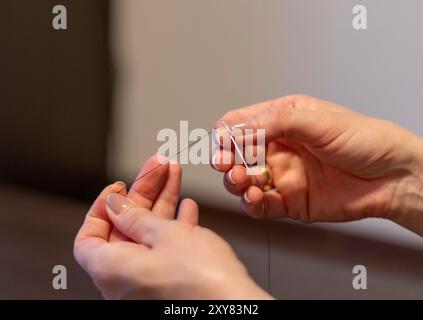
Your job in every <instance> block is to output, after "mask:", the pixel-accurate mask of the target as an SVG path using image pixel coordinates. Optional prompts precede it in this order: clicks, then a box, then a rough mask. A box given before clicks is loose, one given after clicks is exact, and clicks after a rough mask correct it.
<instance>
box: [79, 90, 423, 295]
mask: <svg viewBox="0 0 423 320" xmlns="http://www.w3.org/2000/svg"><path fill="white" fill-rule="evenodd" d="M222 121H225V123H227V124H228V125H230V126H233V125H236V124H240V123H242V124H243V125H244V127H249V128H265V129H266V143H267V147H266V161H267V164H268V166H269V169H270V173H271V175H272V179H273V187H274V190H271V191H266V192H264V191H263V189H262V187H263V184H264V178H263V176H256V177H251V176H248V175H247V174H246V172H245V169H244V168H243V167H242V166H240V165H234V164H233V163H228V164H219V163H218V162H219V161H216V159H218V160H219V159H222V158H223V153H232V154H229V157H228V158H229V159H234V158H235V157H234V154H233V152H234V151H233V150H223V151H217V153H216V154H215V155H214V156H213V157H212V159H213V160H214V161H213V164H212V166H213V167H214V168H215V169H217V170H219V171H223V172H225V177H224V185H225V187H226V188H227V190H228V191H229V192H231V193H233V194H235V195H238V196H240V197H241V206H242V207H243V209H244V210H245V212H246V213H248V214H249V215H251V216H252V217H255V218H264V217H275V218H283V217H289V218H294V219H299V220H302V221H304V222H314V221H333V222H336V221H352V220H358V219H363V218H366V217H379V218H385V219H390V220H392V221H395V222H397V223H399V224H400V225H402V226H404V227H406V228H408V229H410V230H412V231H414V232H416V233H417V234H419V235H421V236H423V199H422V196H423V169H422V168H423V142H422V140H421V138H419V137H418V136H416V135H414V134H412V133H411V132H409V131H407V130H405V129H404V128H401V127H399V126H397V125H395V124H393V123H390V122H387V121H384V120H380V119H374V118H370V117H367V116H364V115H361V114H358V113H356V112H353V111H351V110H348V109H346V108H344V107H342V106H339V105H336V104H333V103H331V102H327V101H323V100H318V99H315V98H312V97H307V96H288V97H283V98H280V99H276V100H272V101H268V102H264V103H261V104H258V105H254V106H250V107H246V108H241V109H237V110H233V111H231V112H229V113H227V114H226V115H224V116H223V117H222V118H221V119H219V120H218V121H217V122H216V126H215V127H216V128H220V127H221V124H222ZM225 132H226V131H225V130H220V133H221V135H220V136H223V135H224V134H225ZM226 133H227V132H226ZM240 138H241V139H242V137H240ZM258 150H260V149H258ZM158 161H159V159H157V158H156V157H153V158H151V159H150V160H149V161H148V162H147V163H146V165H145V167H144V168H143V169H142V171H141V172H140V175H141V174H143V173H145V172H147V171H149V170H150V169H151V168H153V167H155V166H156V165H157V164H158ZM180 181H181V168H180V166H179V165H177V164H166V165H163V166H161V167H160V168H158V169H157V170H155V171H153V172H152V173H151V174H149V175H147V176H145V177H144V178H143V179H141V180H138V181H136V182H135V183H134V184H133V185H132V187H131V189H130V190H129V191H128V192H127V191H126V188H125V186H124V185H122V183H115V184H112V185H110V186H108V187H106V188H105V189H104V190H103V191H102V192H101V193H100V195H99V196H98V198H97V199H96V200H95V202H94V203H93V205H92V207H91V209H90V210H89V212H88V213H87V216H86V218H85V221H84V223H83V225H82V227H81V229H80V231H79V233H78V235H77V237H76V239H75V244H74V255H75V258H76V260H77V261H78V262H79V263H80V264H81V266H82V267H83V268H84V269H85V270H86V271H87V272H88V274H89V275H90V276H91V278H92V279H93V281H94V283H95V284H96V285H97V287H98V288H99V290H100V291H101V292H102V293H103V295H104V296H105V297H106V298H110V299H268V298H271V297H270V296H269V295H268V294H267V293H266V292H264V291H263V290H262V289H261V288H260V287H259V286H258V285H257V284H255V283H254V281H253V280H252V279H251V278H250V277H249V275H248V273H247V271H246V269H245V267H244V266H243V265H242V263H241V262H240V261H239V260H238V258H237V257H236V255H235V254H234V252H233V251H232V249H231V248H230V246H229V245H228V244H227V243H226V242H225V241H224V240H223V239H222V238H221V237H219V236H218V235H217V234H215V233H214V232H212V231H210V230H208V229H206V228H203V227H201V226H199V225H198V206H197V204H196V203H195V202H194V201H193V200H190V199H185V200H183V201H182V202H181V205H180V207H179V210H178V212H177V210H176V207H177V203H178V197H179V189H180ZM176 212H177V213H176Z"/></svg>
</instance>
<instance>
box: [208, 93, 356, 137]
mask: <svg viewBox="0 0 423 320" xmlns="http://www.w3.org/2000/svg"><path fill="white" fill-rule="evenodd" d="M348 114H354V113H353V112H350V111H349V110H348V109H345V108H343V107H340V106H337V105H335V104H332V103H329V102H327V101H323V100H318V99H315V98H312V97H307V96H287V97H283V98H280V99H276V100H272V101H268V102H264V103H261V104H257V105H254V106H251V107H246V108H241V109H237V110H233V111H230V112H228V113H227V114H225V115H224V116H223V117H222V118H221V119H219V120H218V121H217V122H216V124H215V125H216V127H219V126H221V123H222V121H225V123H228V124H229V126H230V127H231V128H232V127H237V126H238V127H240V128H253V129H259V128H261V129H265V140H266V143H269V142H271V141H274V140H275V139H278V138H282V137H284V138H289V139H296V140H300V141H303V142H306V143H311V144H314V143H325V141H326V140H329V139H331V138H333V137H334V136H338V135H339V134H341V133H342V132H343V131H345V128H346V126H347V125H348V122H349V120H348V119H349V117H348ZM345 115H347V116H345Z"/></svg>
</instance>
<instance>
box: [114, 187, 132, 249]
mask: <svg viewBox="0 0 423 320" xmlns="http://www.w3.org/2000/svg"><path fill="white" fill-rule="evenodd" d="M118 193H119V194H121V195H122V196H125V197H126V196H127V195H128V192H127V191H126V186H125V187H122V190H121V191H120V192H118ZM118 241H130V239H129V238H128V237H126V236H124V235H123V234H122V233H121V232H120V231H119V230H118V229H116V227H115V226H113V227H112V231H111V232H110V236H109V242H118Z"/></svg>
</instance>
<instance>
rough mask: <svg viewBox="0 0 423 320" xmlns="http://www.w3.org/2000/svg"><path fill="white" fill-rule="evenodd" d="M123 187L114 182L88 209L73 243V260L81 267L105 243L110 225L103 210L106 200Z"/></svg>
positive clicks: (123, 185)
mask: <svg viewBox="0 0 423 320" xmlns="http://www.w3.org/2000/svg"><path fill="white" fill-rule="evenodd" d="M124 187H125V184H124V183H123V182H116V183H114V184H112V185H109V186H107V187H106V188H105V189H103V191H102V192H101V193H100V195H99V196H98V197H97V199H96V200H95V201H94V203H93V205H92V206H91V208H90V209H89V211H88V213H87V215H86V217H85V220H84V222H83V224H82V226H81V228H80V230H79V232H78V234H77V235H76V238H75V242H74V255H75V259H76V260H77V261H78V262H79V263H80V264H81V265H84V264H85V263H86V259H87V256H89V255H90V254H91V253H92V252H93V251H94V250H95V249H96V248H98V247H100V246H101V245H102V244H104V243H107V241H108V239H109V235H110V232H111V230H112V224H111V223H110V220H109V218H108V216H107V213H106V209H105V203H106V198H107V196H108V195H109V194H111V193H114V192H118V191H120V190H122V188H124Z"/></svg>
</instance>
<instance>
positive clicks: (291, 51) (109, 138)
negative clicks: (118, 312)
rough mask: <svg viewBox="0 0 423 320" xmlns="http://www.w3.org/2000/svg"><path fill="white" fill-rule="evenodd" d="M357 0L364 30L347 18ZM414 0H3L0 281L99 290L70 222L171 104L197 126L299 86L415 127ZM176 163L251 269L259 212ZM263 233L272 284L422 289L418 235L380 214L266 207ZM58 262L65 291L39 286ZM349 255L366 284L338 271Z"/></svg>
mask: <svg viewBox="0 0 423 320" xmlns="http://www.w3.org/2000/svg"><path fill="white" fill-rule="evenodd" d="M56 4H61V5H65V6H66V8H67V12H68V29H67V30H62V31H56V30H54V29H53V28H52V26H51V22H52V19H53V14H52V8H53V7H54V6H55V5H56ZM356 4H363V5H365V6H366V7H367V10H368V30H365V31H356V30H354V29H353V28H352V24H351V23H352V18H353V15H352V8H353V6H354V5H356ZM422 12H423V3H422V2H421V1H419V0H407V1H401V3H400V1H399V0H383V1H382V0H371V1H370V0H362V1H360V3H357V2H356V1H353V0H344V1H336V0H315V1H310V0H262V1H254V0H232V1H224V0H214V1H210V0H176V1H166V0H110V1H106V0H90V1H83V0H56V1H49V0H37V1H31V0H3V1H1V3H0V35H1V39H2V46H1V50H0V67H1V68H0V70H1V73H0V110H1V117H0V150H2V151H1V156H0V298H2V299H14V298H22V299H44V298H47V299H75V298H76V299H97V298H101V296H100V295H99V293H98V292H97V290H96V289H95V288H94V286H93V285H92V283H91V281H90V279H89V278H88V276H86V275H85V274H84V272H83V271H82V269H80V268H79V267H78V265H77V264H76V262H75V261H74V259H73V256H72V244H73V239H74V236H75V234H76V232H77V230H78V228H79V227H80V225H81V223H82V220H83V218H84V215H85V213H86V211H87V209H88V208H89V206H90V203H91V202H92V201H93V199H94V198H95V197H96V195H97V194H98V192H99V191H100V190H101V189H102V188H103V187H104V185H105V184H107V183H109V182H113V181H115V180H125V181H127V182H128V183H130V182H131V181H132V180H133V178H134V177H135V175H136V174H137V172H138V170H139V168H140V166H142V164H143V163H144V161H145V160H146V159H147V158H148V157H149V156H150V155H151V154H153V153H155V152H156V151H157V148H158V147H159V143H158V142H157V139H156V135H157V133H158V131H159V130H161V129H163V128H172V129H175V130H176V131H177V132H179V122H180V121H181V120H188V121H189V125H190V129H194V128H206V129H208V128H210V127H211V125H212V123H213V122H214V120H215V119H217V118H218V117H219V116H221V115H222V114H223V113H224V112H226V111H228V110H230V109H232V108H235V107H240V106H244V105H250V104H253V103H256V102H259V101H264V100H268V99H272V98H276V97H279V96H283V95H286V94H291V93H305V94H309V95H314V96H317V97H320V98H324V99H328V100H332V101H335V102H337V103H340V104H343V105H346V106H348V107H351V108H353V109H355V110H357V111H360V112H364V113H366V114H368V115H372V116H377V117H381V118H385V119H389V120H392V121H394V122H396V123H399V124H401V125H403V126H406V127H407V128H409V129H411V130H412V131H414V132H415V133H417V134H420V135H423V127H422V126H421V119H422V117H423V111H422V110H423V109H422V107H423V106H422V101H423V90H421V88H420V87H421V84H422V79H421V74H422V71H423V61H422V59H421V58H422V56H423V43H422V41H420V40H419V39H421V37H422V33H423V19H422ZM387 138H389V137H387ZM375 148H377V146H375ZM183 169H184V178H183V190H182V193H183V195H184V196H189V197H193V198H194V199H196V200H198V202H199V203H200V205H201V223H202V224H203V225H205V226H208V227H210V228H212V229H213V230H215V231H216V232H218V233H219V234H221V235H222V236H223V237H224V238H225V239H226V240H228V241H229V242H230V243H231V244H232V245H233V246H234V248H235V250H236V252H237V253H238V255H239V256H240V258H241V260H242V261H243V262H244V263H245V264H246V266H247V268H248V269H249V271H250V273H251V275H252V276H253V277H254V278H255V279H256V281H257V282H258V283H260V284H261V285H263V286H264V285H265V279H266V272H267V264H266V261H267V243H266V237H265V227H264V224H263V223H262V222H258V221H253V220H251V219H249V218H248V217H245V216H244V215H242V214H241V212H240V210H239V208H238V199H237V198H235V197H232V196H230V195H228V194H226V192H225V191H224V189H223V187H222V185H221V180H222V176H221V175H220V174H218V173H216V172H214V171H212V170H211V169H210V168H209V167H208V166H205V165H200V166H193V165H186V166H184V168H183ZM270 238H271V281H272V293H273V294H274V295H275V296H276V297H277V298H284V299H294V298H304V299H315V298H318V299H327V298H335V299H336V298H338V299H348V298H352V299H376V298H380V299H383V298H387V299H391V298H399V299H402V298H404V299H405V298H408V299H422V298H423V241H422V239H421V238H419V237H418V236H416V235H414V234H412V233H410V232H408V231H406V230H404V229H402V228H400V227H399V226H396V225H394V224H392V223H390V222H387V221H381V220H373V219H369V220H365V221H360V222H354V223H343V224H332V225H329V224H324V223H321V224H314V225H304V224H302V223H298V222H292V221H272V223H271V226H270ZM57 264H62V265H65V266H66V267H67V270H68V289H67V290H59V291H56V290H54V289H53V288H52V286H51V281H52V278H53V274H52V268H53V266H54V265H57ZM357 264H362V265H365V266H366V267H367V271H368V289H367V290H365V291H356V290H354V289H353V288H352V285H351V282H352V279H353V275H352V268H353V267H354V266H355V265H357Z"/></svg>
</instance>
